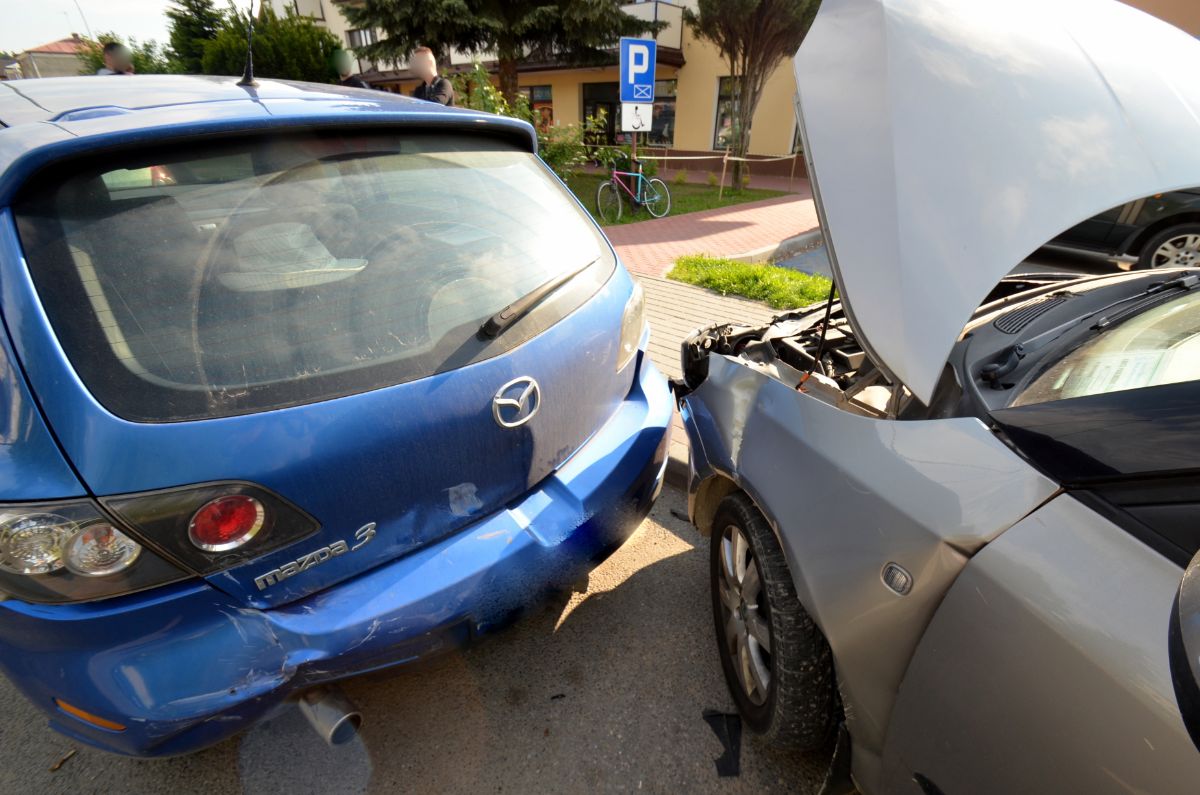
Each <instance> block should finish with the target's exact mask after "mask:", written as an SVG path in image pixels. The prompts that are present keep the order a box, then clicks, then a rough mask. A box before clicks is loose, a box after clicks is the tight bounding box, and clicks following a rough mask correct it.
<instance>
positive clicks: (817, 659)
mask: <svg viewBox="0 0 1200 795" xmlns="http://www.w3.org/2000/svg"><path fill="white" fill-rule="evenodd" d="M711 544H712V548H711V567H710V573H711V583H712V601H713V616H714V618H715V620H716V630H717V645H718V647H719V649H720V654H721V667H722V668H723V669H724V671H725V683H726V684H727V685H728V686H729V692H730V694H732V696H733V700H734V702H736V704H737V708H738V712H739V713H741V716H742V719H743V720H744V721H745V723H746V725H747V726H748V727H749V728H750V729H751V730H752V731H754V732H756V733H758V734H762V735H764V736H765V737H766V738H767V739H768V740H769V741H770V742H772V743H773V744H777V745H781V746H786V747H790V748H795V749H797V750H813V749H816V748H819V747H821V746H822V745H823V744H824V743H825V742H826V741H827V740H828V738H829V737H830V735H831V733H832V731H833V729H834V725H835V705H836V699H835V694H834V677H833V662H832V656H831V654H830V651H829V644H828V643H826V641H825V638H824V636H822V635H821V632H820V630H819V629H817V626H816V624H815V623H813V620H812V617H811V616H809V615H808V612H807V611H805V609H804V607H803V606H802V605H801V604H800V599H799V598H798V597H797V596H796V587H795V585H794V584H793V583H792V578H791V574H790V572H789V571H788V566H787V561H786V560H785V559H784V556H783V550H782V549H780V547H779V543H778V541H776V539H775V533H774V532H773V531H772V530H771V527H770V525H769V524H767V520H766V519H765V518H763V515H762V514H761V513H759V511H758V509H757V508H755V507H754V504H753V503H752V502H751V501H750V499H749V498H748V497H746V496H745V495H744V494H735V495H731V496H729V497H726V498H725V500H724V501H722V503H721V505H720V506H719V507H718V508H717V513H716V517H715V519H714V522H713V531H712V541H711Z"/></svg>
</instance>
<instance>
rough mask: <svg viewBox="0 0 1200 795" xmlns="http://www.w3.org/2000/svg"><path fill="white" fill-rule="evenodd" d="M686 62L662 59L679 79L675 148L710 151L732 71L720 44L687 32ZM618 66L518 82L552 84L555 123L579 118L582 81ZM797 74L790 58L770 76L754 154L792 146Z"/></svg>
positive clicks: (670, 76) (605, 78)
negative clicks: (722, 85)
mask: <svg viewBox="0 0 1200 795" xmlns="http://www.w3.org/2000/svg"><path fill="white" fill-rule="evenodd" d="M683 53H684V58H685V59H686V63H685V65H684V66H683V67H681V68H679V67H674V66H665V65H662V64H660V65H659V66H658V69H657V71H656V73H655V77H656V78H657V79H658V80H678V84H677V86H676V99H675V141H674V148H676V149H690V150H700V151H710V150H712V145H713V132H714V127H715V126H716V113H717V89H718V81H719V80H720V78H721V77H724V76H726V75H728V74H729V65H728V64H727V63H726V62H725V61H724V60H723V59H722V58H721V56H720V53H719V52H718V51H717V49H716V47H714V46H712V45H711V44H708V43H707V42H703V41H698V40H695V39H693V38H692V35H691V32H690V31H686V30H685V32H684V51H683ZM618 78H619V70H618V69H617V67H615V66H608V67H599V68H592V69H568V70H556V71H547V72H522V73H521V81H520V84H521V86H522V87H525V86H537V85H549V86H551V91H552V95H553V97H554V120H555V123H557V124H578V123H579V122H580V120H581V116H582V113H583V89H582V86H583V84H584V83H615V82H617V80H618ZM795 84H796V81H795V78H794V77H793V76H792V70H791V60H790V59H788V60H787V61H785V62H784V63H783V64H782V65H781V66H780V67H779V69H777V70H776V72H775V74H773V75H772V76H771V78H770V79H769V80H768V81H767V85H766V88H765V89H764V91H763V97H762V101H761V102H759V105H758V111H757V112H756V113H755V114H754V121H753V123H752V125H751V128H750V152H751V154H755V155H785V154H790V153H791V150H792V140H793V137H794V135H795V131H796V126H795V121H794V115H793V111H792V96H793V95H794V94H795V91H796V88H795Z"/></svg>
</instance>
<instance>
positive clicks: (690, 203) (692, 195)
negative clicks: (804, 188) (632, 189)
mask: <svg viewBox="0 0 1200 795" xmlns="http://www.w3.org/2000/svg"><path fill="white" fill-rule="evenodd" d="M606 179H608V177H606V176H603V175H601V174H583V173H580V174H576V175H575V176H573V177H571V181H570V182H569V183H567V186H568V187H569V188H570V189H571V191H572V192H573V193H574V194H575V195H576V196H578V197H579V201H580V202H582V203H583V206H584V207H586V208H587V210H588V212H589V213H591V214H592V215H593V216H595V215H596V189H597V188H599V187H600V183H601V182H603V181H604V180H606ZM667 188H668V189H670V191H671V213H670V215H668V216H667V217H668V218H669V217H671V215H683V214H684V213H694V212H697V211H699V210H712V209H715V208H717V207H729V206H730V205H734V204H744V203H745V202H756V201H760V200H762V199H773V198H775V197H776V196H784V195H786V194H785V193H784V192H783V191H779V190H761V189H758V188H747V189H746V190H743V191H741V192H740V193H732V192H730V191H729V189H726V190H725V196H724V197H722V198H721V199H718V198H717V189H716V188H710V187H709V186H708V185H696V184H693V183H688V184H686V185H676V184H674V183H673V182H670V181H667ZM622 198H625V199H628V198H629V197H628V196H627V195H622ZM630 209H631V208H630V205H629V203H628V202H626V203H625V211H624V212H622V213H621V220H620V221H618V222H617V223H616V224H605V223H604V222H603V221H601V220H600V219H599V218H596V221H597V222H599V223H600V224H601V225H602V226H618V225H620V224H628V223H633V222H634V221H647V220H649V219H650V218H652V217H653V216H651V215H650V213H648V212H647V211H646V210H645V209H639V210H638V211H637V212H636V213H635V212H630Z"/></svg>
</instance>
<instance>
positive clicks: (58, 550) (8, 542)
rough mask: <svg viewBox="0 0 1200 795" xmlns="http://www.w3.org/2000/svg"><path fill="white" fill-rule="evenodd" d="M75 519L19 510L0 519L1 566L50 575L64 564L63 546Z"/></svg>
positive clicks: (17, 571) (25, 572) (72, 533)
mask: <svg viewBox="0 0 1200 795" xmlns="http://www.w3.org/2000/svg"><path fill="white" fill-rule="evenodd" d="M76 529H77V525H76V524H75V522H73V521H71V520H70V519H68V518H66V517H65V516H59V515H58V514H53V513H17V514H9V515H6V516H5V517H4V518H3V520H2V521H0V569H3V570H4V571H8V572H12V573H13V574H48V573H50V572H52V571H58V570H59V569H61V568H62V567H63V565H64V564H63V547H64V546H65V545H66V543H67V540H68V539H69V538H70V537H71V536H72V535H74V533H75V530H76Z"/></svg>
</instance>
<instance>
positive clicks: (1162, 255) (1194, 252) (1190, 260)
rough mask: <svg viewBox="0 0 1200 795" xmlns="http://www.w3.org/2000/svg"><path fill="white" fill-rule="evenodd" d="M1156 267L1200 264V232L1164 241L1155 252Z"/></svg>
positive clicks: (1187, 266) (1183, 266) (1180, 266)
mask: <svg viewBox="0 0 1200 795" xmlns="http://www.w3.org/2000/svg"><path fill="white" fill-rule="evenodd" d="M1152 264H1153V266H1154V267H1155V268H1193V267H1196V266H1197V265H1200V234H1196V235H1179V236H1178V237H1173V238H1171V239H1170V240H1167V241H1164V242H1163V244H1162V245H1161V246H1159V247H1158V248H1157V249H1156V250H1155V252H1154V259H1153V260H1152Z"/></svg>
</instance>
